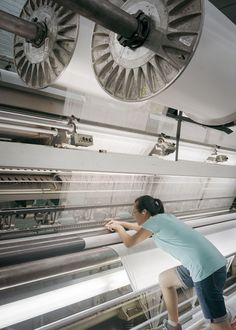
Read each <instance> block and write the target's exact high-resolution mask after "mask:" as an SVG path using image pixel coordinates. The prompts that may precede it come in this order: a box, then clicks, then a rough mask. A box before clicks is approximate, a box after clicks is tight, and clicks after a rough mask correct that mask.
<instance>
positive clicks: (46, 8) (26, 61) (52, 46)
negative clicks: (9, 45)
mask: <svg viewBox="0 0 236 330" xmlns="http://www.w3.org/2000/svg"><path fill="white" fill-rule="evenodd" d="M20 17H21V18H22V19H24V20H26V21H30V22H35V23H36V22H40V23H44V24H46V26H47V37H46V39H45V41H44V43H43V44H42V45H41V46H40V47H35V45H33V44H32V43H31V42H29V41H28V40H26V39H24V38H22V37H21V36H16V37H15V42H14V60H15V67H16V70H17V73H18V74H19V76H20V77H21V79H22V80H23V81H24V82H25V83H26V85H28V86H29V87H32V88H44V87H47V86H49V85H51V84H52V83H54V82H55V80H56V79H58V77H59V76H60V75H61V73H62V72H63V71H64V69H65V68H66V67H67V65H68V64H69V62H70V60H71V57H72V55H73V53H74V50H75V46H76V41H77V37H78V30H79V16H78V15H77V14H75V13H73V12H72V11H70V10H68V9H66V8H65V7H63V6H60V5H58V4H56V3H55V2H54V1H53V0H38V1H36V0H35V1H34V0H28V1H27V2H26V4H25V6H24V8H23V10H22V11H21V14H20Z"/></svg>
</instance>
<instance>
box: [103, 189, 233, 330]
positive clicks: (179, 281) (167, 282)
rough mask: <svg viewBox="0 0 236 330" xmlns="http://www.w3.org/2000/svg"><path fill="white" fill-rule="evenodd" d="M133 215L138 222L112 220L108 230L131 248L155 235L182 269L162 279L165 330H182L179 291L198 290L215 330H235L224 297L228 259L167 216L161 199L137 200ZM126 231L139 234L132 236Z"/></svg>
mask: <svg viewBox="0 0 236 330" xmlns="http://www.w3.org/2000/svg"><path fill="white" fill-rule="evenodd" d="M133 216H134V218H135V220H136V222H137V223H135V224H133V223H128V222H123V221H116V220H110V221H109V222H108V223H107V224H106V228H107V229H109V230H110V231H114V230H115V231H116V232H117V233H118V234H119V236H120V238H121V240H122V241H123V242H124V244H125V245H126V246H127V247H131V246H133V245H135V244H137V243H140V242H142V241H143V240H145V239H147V238H148V237H150V236H152V238H153V239H154V241H155V242H156V243H157V245H158V247H160V248H161V249H163V250H164V251H166V252H168V253H169V254H171V255H172V256H173V257H175V258H176V259H178V260H179V261H180V262H181V264H182V266H178V267H176V268H173V269H169V270H167V271H165V272H163V273H161V274H160V276H159V284H160V287H161V290H162V293H163V297H164V300H165V304H166V308H167V311H168V321H167V320H165V321H164V322H163V329H164V330H167V329H170V330H175V329H176V330H180V329H182V328H181V325H180V324H179V323H178V301H177V292H176V288H178V287H185V288H191V287H193V286H194V287H195V289H196V293H197V296H198V299H199V303H200V304H201V308H202V310H203V314H204V317H205V318H206V319H208V320H209V321H210V323H211V328H212V329H213V330H231V327H230V325H229V323H228V321H227V312H226V308H225V302H224V297H223V287H224V284H225V280H226V259H225V258H224V256H223V255H222V254H221V253H220V252H219V251H218V250H217V248H216V247H215V246H214V245H213V244H212V243H211V242H209V241H208V240H207V239H206V238H205V237H204V236H202V235H201V234H200V233H199V232H197V231H195V230H194V229H192V228H191V227H190V226H188V225H186V224H184V223H183V222H182V221H180V220H179V219H177V218H176V217H175V216H174V215H172V214H167V213H164V207H163V204H162V202H161V201H160V200H159V199H155V198H153V197H151V196H148V195H145V196H141V197H139V198H137V199H136V200H135V204H134V209H133ZM125 229H134V230H136V231H137V232H136V233H135V234H134V235H133V236H130V235H129V234H127V233H126V231H125Z"/></svg>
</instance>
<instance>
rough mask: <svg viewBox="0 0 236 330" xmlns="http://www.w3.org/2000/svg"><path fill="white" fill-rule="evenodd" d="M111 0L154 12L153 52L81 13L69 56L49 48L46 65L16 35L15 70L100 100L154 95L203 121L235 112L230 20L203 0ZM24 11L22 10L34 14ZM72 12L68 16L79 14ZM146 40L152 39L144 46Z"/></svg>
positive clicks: (29, 79) (235, 60) (235, 48)
mask: <svg viewBox="0 0 236 330" xmlns="http://www.w3.org/2000/svg"><path fill="white" fill-rule="evenodd" d="M34 2H35V3H36V4H38V5H37V6H38V9H37V10H39V11H41V10H45V9H43V8H45V5H46V3H47V4H48V3H51V2H52V1H50V0H47V1H46V0H40V1H36V0H31V1H28V2H27V3H26V6H29V5H30V6H32V3H34ZM112 2H113V3H114V4H115V5H118V6H121V7H122V8H123V9H124V10H125V11H127V12H129V13H132V14H133V13H135V12H137V10H139V9H140V10H143V11H144V12H145V13H146V14H147V15H148V16H151V18H152V21H153V22H154V25H155V28H157V29H159V31H161V32H162V33H164V34H163V35H164V36H165V37H164V39H160V40H158V46H159V51H158V53H154V52H153V51H152V50H150V49H149V48H146V47H145V43H144V45H143V46H141V47H139V48H137V49H136V50H130V49H128V48H127V47H125V48H124V47H123V46H121V45H120V44H119V43H118V41H117V39H116V36H117V35H116V34H115V33H114V32H111V31H108V30H106V29H105V28H103V27H101V26H98V25H95V26H94V23H93V22H91V21H88V20H87V19H84V18H83V17H81V23H80V34H79V38H78V40H76V38H77V35H76V33H77V32H78V28H77V29H75V30H74V31H73V33H72V39H73V42H74V43H73V46H72V43H71V41H70V42H68V44H69V45H70V48H69V50H70V52H69V53H70V56H69V57H68V58H67V60H66V61H65V60H63V61H62V60H61V59H62V56H60V54H59V55H58V53H56V54H53V55H54V57H53V60H52V59H51V58H50V57H49V59H46V60H45V64H44V67H45V68H46V69H45V70H42V67H40V65H35V58H37V57H40V58H41V59H42V58H44V57H45V54H46V52H45V49H44V48H42V47H41V48H40V49H37V48H34V49H33V50H32V47H30V46H29V45H28V44H27V41H24V42H23V41H22V38H20V37H16V44H15V49H18V52H16V53H15V57H16V60H15V61H16V66H17V71H18V74H19V75H20V76H21V77H22V79H23V80H24V81H25V82H26V84H27V85H28V86H30V87H35V88H42V87H46V86H47V85H51V84H56V86H59V87H66V88H72V89H75V90H76V91H79V92H81V93H85V94H87V95H98V96H100V97H102V98H104V99H105V100H107V99H108V100H110V101H111V99H112V98H113V99H115V100H117V102H114V101H113V102H114V103H115V104H118V105H119V104H120V106H121V103H123V102H124V101H126V102H128V103H130V106H132V105H133V104H134V103H137V102H139V101H146V100H148V99H149V98H152V97H153V99H152V102H153V101H154V102H157V103H158V104H162V105H164V106H168V107H172V108H175V109H178V110H182V111H184V112H185V113H186V114H188V116H189V117H191V118H192V119H193V120H195V121H197V122H200V123H202V124H206V125H222V124H226V123H228V122H231V121H234V120H236V106H235V88H234V86H235V82H236V56H235V54H236V28H235V25H234V24H233V23H232V22H230V21H229V20H228V19H227V18H226V17H225V16H224V15H223V14H222V13H221V12H219V11H218V10H217V9H216V8H215V7H214V6H213V5H212V4H211V3H209V2H208V1H204V0H168V1H167V0H166V1H164V0H137V1H134V0H127V1H126V2H124V1H123V0H112ZM52 3H53V2H52ZM65 4H66V2H65ZM54 5H55V4H54ZM55 6H57V5H55ZM50 10H51V9H50ZM25 12H26V10H23V11H22V17H23V18H27V19H29V18H30V19H32V14H30V17H29V16H25V15H26V14H25ZM203 13H204V15H203ZM47 15H49V14H48V13H47ZM53 15H54V14H53ZM53 15H52V16H53ZM203 16H204V18H203ZM76 17H77V15H75V17H74V18H73V19H74V20H76V19H77V20H78V17H77V18H76ZM51 22H52V23H51V24H52V28H51V29H52V30H53V31H57V30H58V26H57V24H58V20H52V19H51ZM73 25H74V23H72V26H73ZM77 27H78V24H77ZM154 30H155V29H152V32H151V33H153V31H154ZM154 33H155V31H154ZM19 38H20V42H19ZM54 39H55V38H54ZM149 39H150V38H149ZM151 39H152V38H151ZM148 43H150V40H147V41H146V44H147V47H148ZM91 45H92V50H91ZM64 48H65V47H64ZM29 49H30V52H31V53H30V54H31V55H29V53H27V52H28V50H29ZM63 52H64V50H63ZM54 53H55V52H54ZM19 54H20V55H19ZM23 56H25V57H26V58H27V61H28V63H27V64H26V63H25V62H24V61H23V60H22V58H23ZM31 63H32V65H31ZM48 63H49V64H50V65H48ZM58 68H59V70H58ZM26 72H28V74H26ZM94 73H95V75H94ZM35 77H36V78H35ZM101 87H102V88H101ZM123 106H124V105H123Z"/></svg>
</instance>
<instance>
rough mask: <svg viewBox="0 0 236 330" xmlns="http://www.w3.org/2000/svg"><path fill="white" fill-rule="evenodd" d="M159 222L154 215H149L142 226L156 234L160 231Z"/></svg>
mask: <svg viewBox="0 0 236 330" xmlns="http://www.w3.org/2000/svg"><path fill="white" fill-rule="evenodd" d="M159 227H160V226H159V223H158V221H157V220H156V219H155V218H154V217H150V218H149V219H148V220H147V221H145V222H144V224H142V228H144V229H146V230H149V231H151V232H152V233H153V234H156V233H158V232H159V231H160V228H159Z"/></svg>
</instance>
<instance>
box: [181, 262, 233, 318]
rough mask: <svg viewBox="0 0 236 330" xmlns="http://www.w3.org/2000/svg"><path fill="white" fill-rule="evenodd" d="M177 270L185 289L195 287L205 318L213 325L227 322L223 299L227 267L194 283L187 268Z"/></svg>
mask: <svg viewBox="0 0 236 330" xmlns="http://www.w3.org/2000/svg"><path fill="white" fill-rule="evenodd" d="M176 270H177V275H178V277H179V279H180V280H181V282H182V283H183V286H184V287H185V288H193V287H195V290H196V293H197V297H198V300H199V303H200V305H201V308H202V311H203V315H204V317H205V318H206V319H208V320H209V321H210V322H211V323H219V322H223V321H225V320H226V319H227V312H226V308H225V302H224V297H223V289H224V285H225V280H226V266H224V267H222V268H220V269H218V270H217V271H215V272H214V273H213V274H211V275H210V276H208V277H207V278H205V279H204V280H202V281H199V282H193V280H192V278H191V276H190V273H189V271H188V270H187V268H185V267H183V266H178V267H177V269H176Z"/></svg>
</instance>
